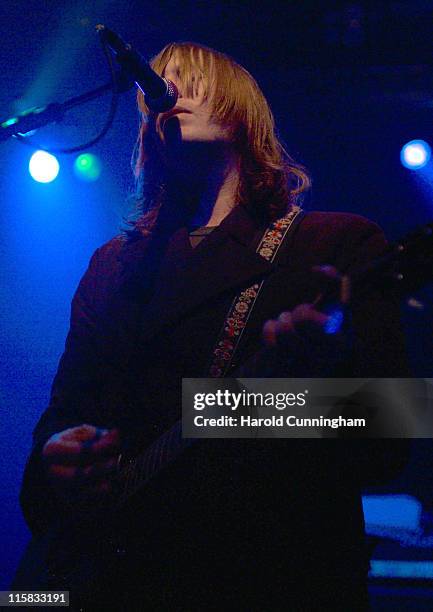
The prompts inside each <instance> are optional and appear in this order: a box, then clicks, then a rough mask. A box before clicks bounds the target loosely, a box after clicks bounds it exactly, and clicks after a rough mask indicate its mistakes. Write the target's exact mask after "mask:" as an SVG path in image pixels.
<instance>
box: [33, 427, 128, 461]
mask: <svg viewBox="0 0 433 612" xmlns="http://www.w3.org/2000/svg"><path fill="white" fill-rule="evenodd" d="M93 430H94V431H93V437H88V436H89V434H90V432H89V431H87V432H86V433H85V434H84V435H85V439H81V440H79V441H77V440H71V439H69V438H70V435H71V434H70V432H68V430H67V431H66V432H61V433H60V434H55V435H54V436H52V437H51V438H50V440H49V441H48V442H47V443H46V445H45V446H44V448H43V451H42V454H43V456H44V459H45V460H46V461H47V462H48V463H61V464H64V465H85V464H89V463H93V462H94V455H98V456H110V455H116V454H118V453H119V447H120V440H119V432H118V431H117V430H115V429H113V430H110V431H108V430H106V429H98V428H95V427H93ZM83 433H84V432H83Z"/></svg>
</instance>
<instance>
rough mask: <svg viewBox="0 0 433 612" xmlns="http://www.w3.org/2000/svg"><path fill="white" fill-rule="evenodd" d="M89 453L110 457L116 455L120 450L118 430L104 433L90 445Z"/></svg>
mask: <svg viewBox="0 0 433 612" xmlns="http://www.w3.org/2000/svg"><path fill="white" fill-rule="evenodd" d="M90 448H91V451H92V453H93V454H95V455H110V454H113V453H118V452H119V449H120V434H119V430H118V429H111V430H109V431H106V433H104V434H103V435H102V436H101V437H100V438H99V439H96V440H95V441H94V442H93V443H92V445H91V447H90Z"/></svg>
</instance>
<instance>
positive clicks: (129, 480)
mask: <svg viewBox="0 0 433 612" xmlns="http://www.w3.org/2000/svg"><path fill="white" fill-rule="evenodd" d="M193 442H194V440H193V439H189V438H182V421H181V420H179V421H177V422H176V423H175V424H174V425H173V426H172V427H171V428H170V429H169V430H168V431H166V432H165V433H164V434H163V435H162V436H160V437H159V438H157V439H156V440H155V441H154V442H153V443H152V444H151V445H150V446H149V447H148V448H147V449H146V450H145V451H144V452H143V453H141V454H140V455H138V456H137V457H134V458H133V459H128V460H127V463H126V465H125V467H122V468H121V469H120V472H119V474H118V483H119V485H120V488H121V492H120V495H119V497H118V505H119V506H122V505H123V504H125V503H126V501H127V500H128V499H129V498H131V497H133V496H134V495H135V494H136V493H137V492H138V491H139V490H140V489H141V488H142V487H143V486H144V485H145V484H147V483H148V482H149V481H150V480H151V479H152V478H153V477H154V476H155V475H156V474H158V473H159V472H160V471H161V470H162V469H163V468H164V467H165V466H166V465H168V464H170V463H171V462H172V461H174V460H175V459H176V458H177V457H178V456H179V455H180V454H181V453H182V452H183V451H184V450H185V449H186V448H187V447H189V446H191V444H192V443H193Z"/></svg>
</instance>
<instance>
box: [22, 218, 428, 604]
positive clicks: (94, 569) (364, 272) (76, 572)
mask: <svg viewBox="0 0 433 612" xmlns="http://www.w3.org/2000/svg"><path fill="white" fill-rule="evenodd" d="M432 279H433V223H430V224H427V225H425V226H424V227H422V228H420V229H418V230H416V231H414V232H411V233H410V234H408V235H407V236H406V237H405V238H404V239H402V240H400V241H398V242H397V243H395V244H393V245H391V246H390V247H389V248H388V249H387V251H386V252H385V253H384V254H383V255H382V256H381V257H380V258H378V259H376V260H375V261H373V262H371V263H369V264H368V265H365V266H362V267H359V268H357V269H355V270H354V271H352V273H351V275H350V286H351V299H358V298H359V297H360V296H362V294H363V293H364V292H368V291H371V288H372V287H373V288H374V287H379V288H380V289H381V290H385V291H394V292H397V293H398V294H400V295H401V296H404V295H407V294H409V295H410V293H411V292H412V291H414V290H415V289H417V288H419V287H421V286H422V285H424V284H425V283H427V282H428V281H429V280H432ZM262 357H263V352H259V353H258V354H257V355H256V356H255V358H254V365H255V366H257V365H258V367H259V368H260V361H262V362H263V359H261V358H262ZM265 357H266V355H265ZM266 359H267V357H266ZM258 371H260V369H259V370H258ZM239 375H241V376H242V374H239V373H233V377H236V376H239ZM249 375H251V372H249ZM195 442H196V441H195V440H193V439H184V438H182V427H181V421H178V422H176V423H175V424H174V425H173V427H171V428H170V429H169V430H168V431H166V432H165V433H164V434H163V435H162V436H161V437H159V438H158V439H156V440H155V441H154V442H153V443H152V444H151V445H150V446H149V447H148V448H146V449H145V450H144V451H143V452H142V453H141V454H139V455H138V456H136V457H133V458H128V459H122V458H121V460H120V461H119V465H118V473H117V476H116V478H115V482H114V494H113V495H112V497H111V502H112V503H111V505H110V509H109V510H108V509H107V507H106V506H104V507H99V506H98V505H95V504H94V502H88V503H86V500H84V503H83V504H82V508H81V511H78V512H71V516H72V518H70V519H68V520H66V521H64V520H61V521H59V523H58V524H56V525H53V526H52V528H50V530H49V531H47V532H46V533H44V534H42V535H40V536H39V537H36V538H34V539H33V540H32V542H31V543H30V544H29V546H28V549H27V551H26V553H25V555H24V557H23V560H22V562H21V565H20V568H19V570H18V573H17V575H16V578H15V581H14V584H13V588H14V589H16V590H24V589H26V590H29V589H31V590H39V589H42V590H68V591H70V593H71V609H72V610H75V609H77V610H86V609H89V610H90V609H95V607H96V608H97V604H96V603H95V602H97V601H98V597H99V594H101V596H102V595H104V593H103V589H104V587H103V585H107V584H108V583H109V581H110V577H111V578H112V579H115V577H116V573H117V572H118V571H121V567H122V563H123V559H124V557H125V550H124V545H123V542H122V541H119V539H118V538H117V537H116V526H117V525H118V524H119V521H121V518H122V513H123V512H124V509H125V507H126V506H127V505H128V504H130V503H131V502H132V501H133V500H134V498H135V497H136V496H137V495H138V494H139V493H140V492H142V491H143V490H144V489H145V488H146V485H148V483H149V482H150V481H152V480H154V479H155V477H156V476H157V475H158V474H160V473H161V472H162V471H163V470H167V469H168V467H169V466H170V465H171V464H173V462H175V461H176V460H177V459H178V458H179V456H180V455H182V454H183V453H185V451H187V449H188V447H190V446H191V445H193V444H194V443H195ZM101 517H102V519H103V520H102V521H101ZM101 523H104V524H105V528H104V529H101Z"/></svg>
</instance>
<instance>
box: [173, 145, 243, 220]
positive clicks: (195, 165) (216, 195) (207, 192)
mask: <svg viewBox="0 0 433 612" xmlns="http://www.w3.org/2000/svg"><path fill="white" fill-rule="evenodd" d="M194 149H195V150H193V151H188V152H187V153H188V154H186V155H183V156H182V162H181V163H179V160H178V163H177V167H176V168H175V169H174V174H175V182H176V183H177V184H179V183H181V185H182V188H181V190H180V192H178V193H180V194H183V195H184V196H185V197H184V198H183V199H184V202H180V205H181V206H182V208H183V212H182V215H183V217H184V221H185V222H186V223H187V225H188V226H189V227H198V226H206V225H208V226H216V225H219V224H220V223H221V221H222V220H223V219H224V218H225V217H226V216H227V215H228V214H229V213H230V212H231V210H232V209H233V207H234V206H235V205H236V194H237V190H238V185H239V158H238V155H237V154H235V152H234V151H232V150H227V148H226V147H218V146H216V147H214V148H213V150H212V149H211V150H209V148H207V149H204V148H202V147H197V148H195V147H194ZM185 203H186V204H185Z"/></svg>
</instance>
